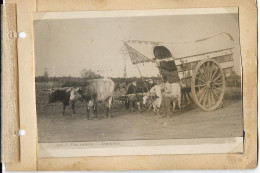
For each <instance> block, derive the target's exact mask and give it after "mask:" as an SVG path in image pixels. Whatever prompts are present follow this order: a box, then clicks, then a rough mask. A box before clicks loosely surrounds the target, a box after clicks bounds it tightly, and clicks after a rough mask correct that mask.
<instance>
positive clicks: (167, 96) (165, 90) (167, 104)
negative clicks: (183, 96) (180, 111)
mask: <svg viewBox="0 0 260 173" xmlns="http://www.w3.org/2000/svg"><path fill="white" fill-rule="evenodd" d="M163 82H164V83H163V86H162V95H163V97H162V108H163V114H164V115H163V118H164V117H167V118H170V116H171V103H172V102H173V100H174V98H173V97H172V95H171V92H172V89H171V85H170V83H169V81H168V79H167V76H164V78H163Z"/></svg>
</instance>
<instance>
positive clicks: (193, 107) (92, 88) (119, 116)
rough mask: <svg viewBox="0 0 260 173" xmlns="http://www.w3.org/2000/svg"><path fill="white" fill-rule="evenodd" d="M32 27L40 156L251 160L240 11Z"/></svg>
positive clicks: (50, 16)
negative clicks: (246, 147) (241, 156)
mask: <svg viewBox="0 0 260 173" xmlns="http://www.w3.org/2000/svg"><path fill="white" fill-rule="evenodd" d="M118 14H121V15H118ZM33 26H34V49H35V93H36V111H37V128H38V143H39V146H40V150H41V149H42V148H44V150H43V149H42V151H44V152H46V151H47V150H48V149H50V150H51V149H53V151H54V150H55V148H58V147H61V148H62V147H63V148H72V149H73V148H74V149H75V148H76V149H82V151H83V149H84V148H90V149H91V148H99V147H100V148H102V147H103V148H108V149H109V148H111V147H112V148H113V147H114V148H117V146H121V145H122V146H125V147H128V148H131V147H135V148H136V147H137V148H138V146H139V145H140V146H147V145H149V146H155V145H156V146H159V147H161V149H163V148H164V146H165V149H167V151H169V153H175V152H173V151H172V152H170V149H169V147H171V146H178V147H180V148H178V147H177V148H178V149H179V150H185V149H186V148H185V147H183V146H184V144H185V145H191V146H192V145H194V146H195V145H196V146H199V144H201V145H200V147H199V148H197V149H198V150H197V151H196V149H194V150H193V151H192V153H214V151H216V152H217V153H227V152H243V107H242V106H243V103H242V82H241V81H242V78H241V76H242V66H241V54H240V41H239V13H238V8H227V9H223V8H221V9H214V10H212V9H208V10H207V9H183V10H146V11H139V12H138V11H132V12H131V10H130V11H128V12H124V11H123V10H122V11H119V12H118V13H115V12H100V13H98V12H96V13H95V12H85V13H84V12H75V13H73V12H71V13H66V12H60V13H44V14H36V15H35V16H34V25H33ZM186 139H187V140H186ZM196 139H197V140H196ZM211 142H212V143H213V144H214V147H213V150H211V151H208V150H207V149H206V148H207V147H205V145H204V144H208V143H211ZM233 143H234V146H231V144H233ZM215 144H223V146H222V147H221V149H219V150H217V149H218V145H215ZM225 146H226V147H230V146H231V148H225ZM167 147H168V148H167ZM234 148H235V149H234ZM143 149H144V151H145V149H146V148H145V147H144V148H143ZM50 150H48V152H51V151H50ZM151 150H152V148H151V149H149V151H145V153H144V154H149V152H150V151H151ZM154 151H156V154H167V151H166V150H165V151H164V152H162V153H160V151H161V150H160V151H159V149H158V151H157V150H154ZM44 152H42V155H43V157H52V156H54V155H55V154H54V155H52V154H50V153H48V154H46V153H44ZM55 152H56V156H57V157H58V156H61V155H62V154H64V153H62V154H61V153H59V154H57V153H58V152H64V150H59V151H57V150H55ZM77 152H78V153H79V152H81V151H78V150H77ZM91 152H92V153H93V152H95V151H94V150H91ZM107 152H108V151H107ZM138 152H141V151H140V149H139V150H135V152H134V153H135V154H138ZM178 153H179V151H178ZM178 153H177V154H178ZM181 153H182V152H181ZM183 153H191V151H186V152H185V151H183ZM123 154H124V153H123ZM123 154H121V155H123ZM128 154H129V155H131V153H128ZM151 154H153V153H152V152H151ZM92 155H95V153H94V154H92ZM97 155H100V154H97ZM101 155H102V154H101ZM104 155H106V154H104ZM118 155H120V154H118ZM62 156H64V155H62ZM66 156H72V157H73V156H81V155H77V154H76V155H73V154H68V155H66Z"/></svg>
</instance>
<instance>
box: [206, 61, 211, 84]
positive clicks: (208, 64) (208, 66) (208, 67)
mask: <svg viewBox="0 0 260 173" xmlns="http://www.w3.org/2000/svg"><path fill="white" fill-rule="evenodd" d="M206 67H207V74H208V80H210V62H207V65H206Z"/></svg>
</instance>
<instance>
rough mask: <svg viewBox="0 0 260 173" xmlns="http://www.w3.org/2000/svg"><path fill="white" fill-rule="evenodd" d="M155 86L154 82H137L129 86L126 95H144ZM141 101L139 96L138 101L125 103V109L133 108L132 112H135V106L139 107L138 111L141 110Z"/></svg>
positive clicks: (130, 100)
mask: <svg viewBox="0 0 260 173" xmlns="http://www.w3.org/2000/svg"><path fill="white" fill-rule="evenodd" d="M153 86H154V83H153V82H152V81H135V82H132V83H130V84H129V85H128V87H127V90H126V93H125V95H130V96H132V95H137V94H140V93H141V94H143V93H146V92H148V91H149V90H150V89H151V88H152V87H153ZM140 100H142V98H141V99H140V97H139V95H138V97H137V99H128V100H127V101H126V102H125V107H126V108H127V109H129V108H130V107H131V111H134V107H135V105H137V107H138V110H140V106H141V105H140V102H139V101H140Z"/></svg>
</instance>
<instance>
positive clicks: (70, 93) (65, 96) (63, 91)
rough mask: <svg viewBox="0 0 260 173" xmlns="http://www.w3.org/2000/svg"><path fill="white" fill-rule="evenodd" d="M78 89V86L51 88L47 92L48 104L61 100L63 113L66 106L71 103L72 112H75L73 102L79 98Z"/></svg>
mask: <svg viewBox="0 0 260 173" xmlns="http://www.w3.org/2000/svg"><path fill="white" fill-rule="evenodd" d="M79 90H80V89H79V88H73V87H65V88H56V89H52V90H51V92H50V93H49V99H48V104H50V103H55V102H58V101H61V102H62V103H63V112H62V114H63V115H64V114H65V109H66V106H68V105H69V104H71V108H72V110H73V114H75V103H76V101H77V100H79V99H81V95H80V94H79Z"/></svg>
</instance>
